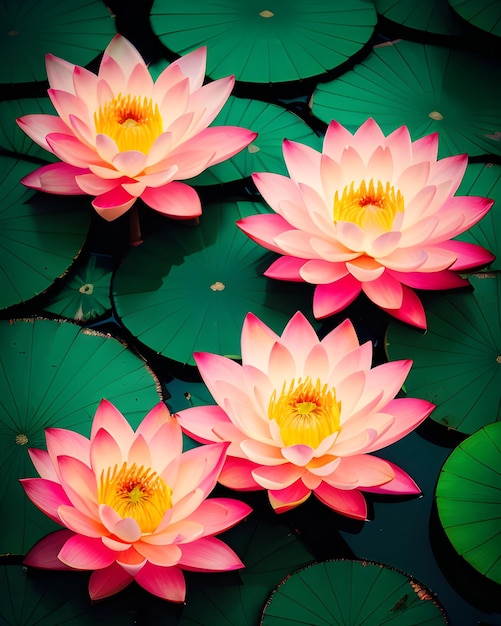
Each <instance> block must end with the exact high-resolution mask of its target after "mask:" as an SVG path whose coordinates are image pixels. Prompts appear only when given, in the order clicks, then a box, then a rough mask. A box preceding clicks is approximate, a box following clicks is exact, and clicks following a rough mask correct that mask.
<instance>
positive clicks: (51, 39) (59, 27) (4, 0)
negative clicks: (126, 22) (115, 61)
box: [0, 0, 116, 84]
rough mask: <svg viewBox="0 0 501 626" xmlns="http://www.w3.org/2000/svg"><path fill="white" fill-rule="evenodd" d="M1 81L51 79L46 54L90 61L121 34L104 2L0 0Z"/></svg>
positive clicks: (86, 62) (15, 81)
mask: <svg viewBox="0 0 501 626" xmlns="http://www.w3.org/2000/svg"><path fill="white" fill-rule="evenodd" d="M0 6H1V13H2V32H3V36H2V38H1V40H0V41H1V43H0V54H1V57H2V59H8V60H9V61H8V63H2V64H1V66H0V83H10V84H12V83H29V82H36V81H42V80H46V78H47V74H46V71H45V55H46V54H47V53H51V54H54V55H55V56H58V57H61V58H63V59H65V60H67V61H69V62H70V63H75V64H76V65H81V66H84V65H87V64H88V63H90V61H92V60H93V59H94V58H95V57H96V56H97V55H98V54H99V53H100V52H102V51H103V50H104V49H105V48H106V46H107V45H108V43H109V42H110V40H111V38H112V37H113V36H114V35H115V34H116V28H115V22H114V20H113V18H112V17H111V14H110V12H109V11H108V9H107V8H106V6H105V4H104V2H101V0H72V2H71V3H64V4H61V2H60V1H59V0H44V1H43V2H39V0H22V1H21V2H19V0H1V2H0Z"/></svg>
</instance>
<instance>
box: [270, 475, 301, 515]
mask: <svg viewBox="0 0 501 626" xmlns="http://www.w3.org/2000/svg"><path fill="white" fill-rule="evenodd" d="M310 494H311V490H310V488H309V487H307V486H306V485H305V484H304V483H303V481H302V480H297V481H296V482H295V483H293V484H292V485H289V486H288V487H286V488H285V489H272V490H270V491H268V498H269V500H270V504H271V506H272V507H273V509H274V511H275V513H285V512H286V511H289V510H290V509H292V508H294V507H296V506H298V505H300V504H302V503H303V502H304V501H305V500H307V499H308V498H309V497H310Z"/></svg>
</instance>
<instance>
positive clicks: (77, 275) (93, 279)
mask: <svg viewBox="0 0 501 626" xmlns="http://www.w3.org/2000/svg"><path fill="white" fill-rule="evenodd" d="M113 267H114V262H113V260H112V259H111V258H110V257H107V256H99V255H96V254H90V255H88V256H87V255H86V257H85V258H83V259H82V258H79V260H78V261H77V263H76V267H72V268H71V271H70V272H69V273H68V275H67V276H65V277H64V278H63V279H62V286H61V289H60V291H59V292H58V293H57V294H56V295H54V296H53V297H52V298H51V299H50V301H49V303H48V304H47V305H45V306H44V310H45V311H49V312H50V313H55V314H56V315H61V316H62V317H66V318H68V319H72V320H77V321H81V322H89V321H95V320H97V319H98V318H100V317H102V316H103V315H104V314H105V313H107V312H109V311H111V301H110V283H111V276H112V271H113Z"/></svg>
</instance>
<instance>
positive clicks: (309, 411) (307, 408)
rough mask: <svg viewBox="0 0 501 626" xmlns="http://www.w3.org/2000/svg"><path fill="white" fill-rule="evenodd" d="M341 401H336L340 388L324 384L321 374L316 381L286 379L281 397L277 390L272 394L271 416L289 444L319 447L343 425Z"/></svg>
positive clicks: (308, 378) (309, 379) (285, 442)
mask: <svg viewBox="0 0 501 626" xmlns="http://www.w3.org/2000/svg"><path fill="white" fill-rule="evenodd" d="M340 411H341V403H340V402H337V401H336V390H335V389H333V388H332V389H329V388H328V387H327V385H323V384H322V382H321V381H320V379H319V378H317V381H316V382H315V383H313V381H312V380H311V378H310V377H309V376H307V377H306V378H305V379H304V380H303V379H302V378H299V379H298V381H297V382H296V380H295V379H293V380H292V381H291V382H290V383H287V382H284V385H283V387H282V391H281V393H280V395H279V396H278V398H277V392H276V390H275V391H274V392H273V394H272V396H271V398H270V404H269V406H268V417H269V419H270V420H275V421H276V423H277V424H278V426H279V428H280V435H281V437H282V441H283V442H284V445H286V446H293V445H295V444H304V445H307V446H310V447H311V448H317V447H318V446H319V445H320V443H321V442H322V441H323V440H324V439H325V438H326V437H328V436H329V435H332V434H333V433H335V432H337V431H338V430H339V429H340V424H339V415H340Z"/></svg>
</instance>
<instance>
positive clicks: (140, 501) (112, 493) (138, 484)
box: [98, 462, 172, 533]
mask: <svg viewBox="0 0 501 626" xmlns="http://www.w3.org/2000/svg"><path fill="white" fill-rule="evenodd" d="M171 495H172V489H171V488H170V487H168V486H167V484H166V483H165V482H164V481H163V480H162V478H160V476H159V475H158V474H157V473H156V472H155V471H154V470H152V469H151V468H149V467H148V468H144V467H143V466H141V467H138V466H137V465H136V464H135V463H133V464H132V465H127V463H125V462H124V463H123V464H122V466H121V467H119V466H118V465H115V466H113V467H109V468H108V469H107V470H106V473H105V471H104V470H103V471H102V472H101V480H100V484H99V495H98V498H99V504H107V505H108V506H110V507H111V508H112V509H113V510H114V511H116V512H117V513H118V514H119V515H120V516H121V517H132V518H133V519H135V520H136V522H137V523H138V525H139V527H140V528H141V530H142V532H143V533H151V532H153V531H154V530H155V529H156V528H157V527H158V525H159V523H160V522H161V520H162V518H163V516H164V514H165V512H166V511H167V510H168V509H170V508H171V507H172V502H171Z"/></svg>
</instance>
